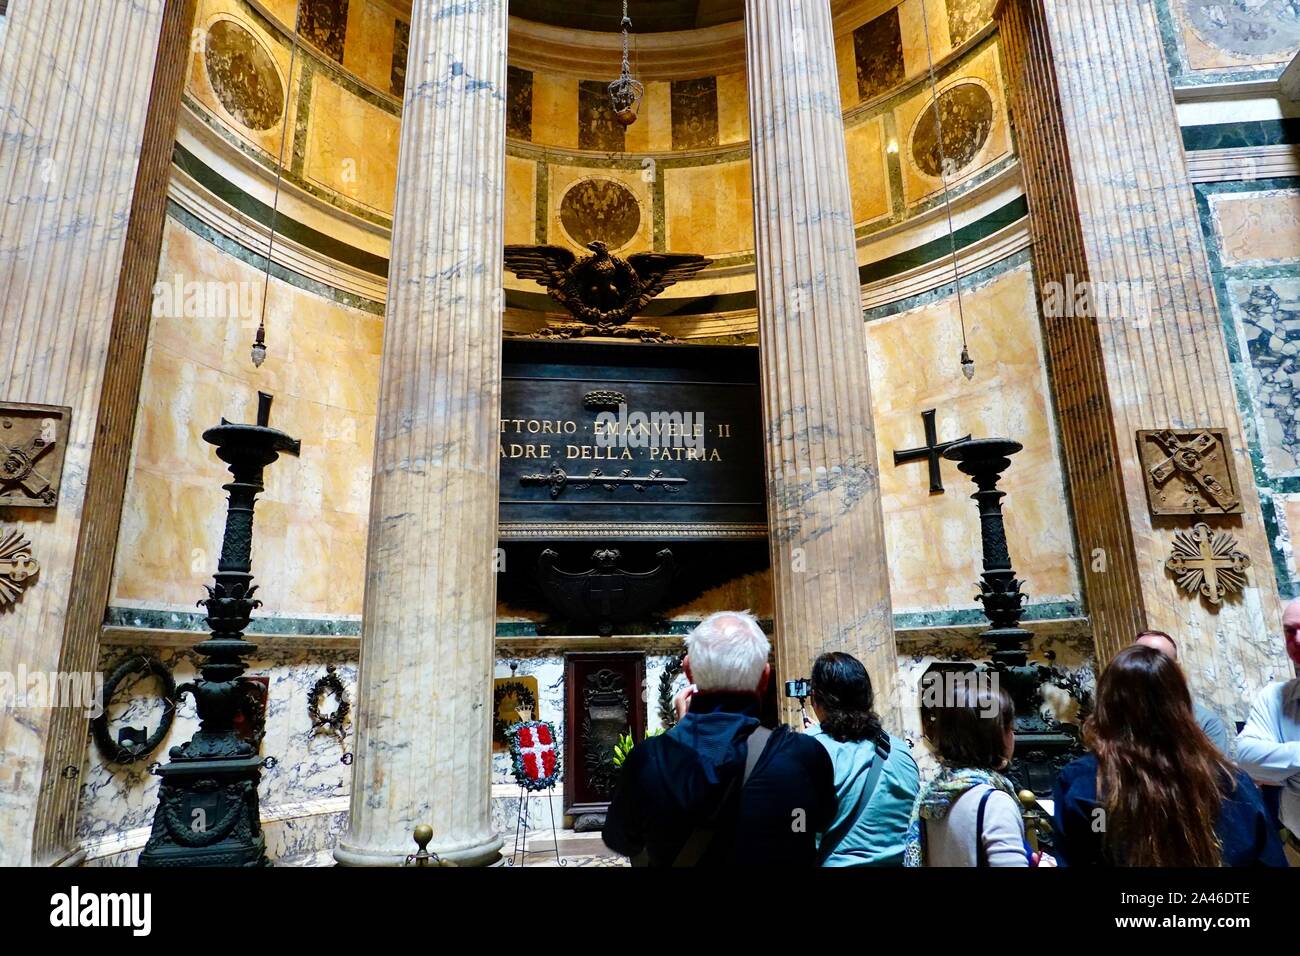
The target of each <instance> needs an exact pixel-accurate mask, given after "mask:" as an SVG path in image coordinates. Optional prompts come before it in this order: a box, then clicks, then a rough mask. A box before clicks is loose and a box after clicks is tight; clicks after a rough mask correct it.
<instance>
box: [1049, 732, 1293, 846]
mask: <svg viewBox="0 0 1300 956" xmlns="http://www.w3.org/2000/svg"><path fill="white" fill-rule="evenodd" d="M1224 783H1225V784H1226V783H1227V781H1226V780H1225V781H1224ZM1052 799H1053V800H1054V801H1056V802H1055V809H1056V816H1055V818H1054V819H1053V820H1052V828H1053V830H1054V836H1053V841H1054V844H1055V846H1056V858H1057V863H1059V864H1060V865H1061V866H1112V865H1114V862H1113V861H1112V860H1111V858H1110V855H1109V854H1108V853H1107V851H1106V847H1105V844H1104V836H1105V835H1104V833H1103V832H1101V831H1102V829H1103V828H1101V827H1099V826H1098V820H1099V819H1100V818H1099V817H1098V814H1097V811H1098V809H1099V808H1101V807H1103V806H1104V802H1103V801H1102V800H1101V799H1100V798H1099V797H1098V796H1097V758H1096V756H1095V755H1093V754H1087V755H1086V756H1083V757H1080V758H1079V759H1078V760H1075V761H1073V762H1072V763H1070V764H1069V765H1067V766H1066V768H1065V769H1064V770H1062V771H1061V775H1060V777H1059V778H1058V779H1057V781H1056V786H1055V788H1054V789H1053V791H1052ZM1215 830H1216V831H1217V833H1218V836H1219V842H1220V843H1222V844H1223V865H1224V866H1287V865H1288V864H1287V861H1286V855H1285V854H1284V853H1283V852H1282V841H1281V839H1279V837H1278V835H1277V830H1276V829H1275V828H1274V826H1273V824H1272V823H1271V822H1270V821H1269V817H1268V814H1267V813H1266V812H1265V810H1264V804H1263V800H1262V798H1261V797H1260V794H1259V788H1258V787H1256V786H1255V784H1254V783H1252V782H1251V779H1250V778H1249V777H1247V776H1246V775H1245V774H1244V773H1242V772H1240V771H1238V772H1237V779H1236V786H1235V787H1233V788H1231V789H1225V792H1224V795H1223V807H1222V808H1221V809H1220V811H1219V820H1218V824H1217V825H1216V827H1215Z"/></svg>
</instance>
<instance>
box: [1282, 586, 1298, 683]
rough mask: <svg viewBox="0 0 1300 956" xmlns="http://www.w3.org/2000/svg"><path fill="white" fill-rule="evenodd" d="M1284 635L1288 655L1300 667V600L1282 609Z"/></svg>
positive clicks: (1291, 601) (1293, 600) (1291, 602)
mask: <svg viewBox="0 0 1300 956" xmlns="http://www.w3.org/2000/svg"><path fill="white" fill-rule="evenodd" d="M1282 634H1283V636H1284V637H1285V638H1286V652H1287V655H1288V656H1289V657H1290V658H1291V660H1293V661H1294V662H1295V664H1296V666H1297V667H1300V598H1293V599H1291V600H1290V601H1288V602H1287V605H1286V607H1284V608H1283V609H1282Z"/></svg>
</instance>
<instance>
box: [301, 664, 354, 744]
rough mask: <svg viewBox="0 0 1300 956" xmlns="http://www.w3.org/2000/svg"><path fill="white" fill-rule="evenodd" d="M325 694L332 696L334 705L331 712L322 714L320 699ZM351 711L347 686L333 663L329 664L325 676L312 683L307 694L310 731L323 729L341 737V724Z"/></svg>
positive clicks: (316, 731)
mask: <svg viewBox="0 0 1300 956" xmlns="http://www.w3.org/2000/svg"><path fill="white" fill-rule="evenodd" d="M326 694H330V695H332V696H333V697H334V701H335V704H336V706H335V707H334V710H333V711H332V712H330V713H328V714H322V713H321V712H320V705H321V699H322V698H323V697H324V696H325V695H326ZM351 711H352V704H351V703H349V702H348V691H347V688H346V687H344V686H343V681H342V680H341V679H340V678H339V675H338V673H337V672H336V671H335V668H334V665H333V664H329V665H327V666H326V668H325V676H324V677H322V678H321V679H320V680H318V681H317V682H316V683H314V684H312V685H311V691H310V692H309V693H308V694H307V716H308V717H310V718H311V727H312V732H313V733H320V732H321V731H322V730H324V731H325V732H326V733H329V734H334V735H335V736H336V737H342V736H343V724H344V722H345V721H346V720H347V719H348V714H349V713H351Z"/></svg>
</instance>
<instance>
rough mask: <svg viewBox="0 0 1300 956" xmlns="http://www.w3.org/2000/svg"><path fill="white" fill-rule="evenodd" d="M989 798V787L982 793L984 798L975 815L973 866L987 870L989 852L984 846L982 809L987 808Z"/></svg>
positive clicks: (990, 792)
mask: <svg viewBox="0 0 1300 956" xmlns="http://www.w3.org/2000/svg"><path fill="white" fill-rule="evenodd" d="M991 796H993V788H992V787H989V788H988V789H987V790H985V791H984V796H982V797H980V806H979V810H978V811H976V813H975V865H976V866H977V867H979V868H980V869H987V868H988V865H989V851H988V849H987V848H986V847H985V846H984V808H985V807H987V806H988V804H989V797H991Z"/></svg>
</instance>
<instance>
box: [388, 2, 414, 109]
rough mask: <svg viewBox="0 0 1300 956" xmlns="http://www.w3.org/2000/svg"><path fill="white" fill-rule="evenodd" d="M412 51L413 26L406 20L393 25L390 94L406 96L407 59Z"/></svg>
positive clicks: (389, 70)
mask: <svg viewBox="0 0 1300 956" xmlns="http://www.w3.org/2000/svg"><path fill="white" fill-rule="evenodd" d="M410 51H411V25H410V24H409V23H407V22H406V21H405V20H396V21H394V23H393V59H392V62H391V63H390V64H389V68H388V92H390V93H392V94H393V95H394V96H399V97H400V96H405V95H406V58H407V56H408V54H409V53H410Z"/></svg>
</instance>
